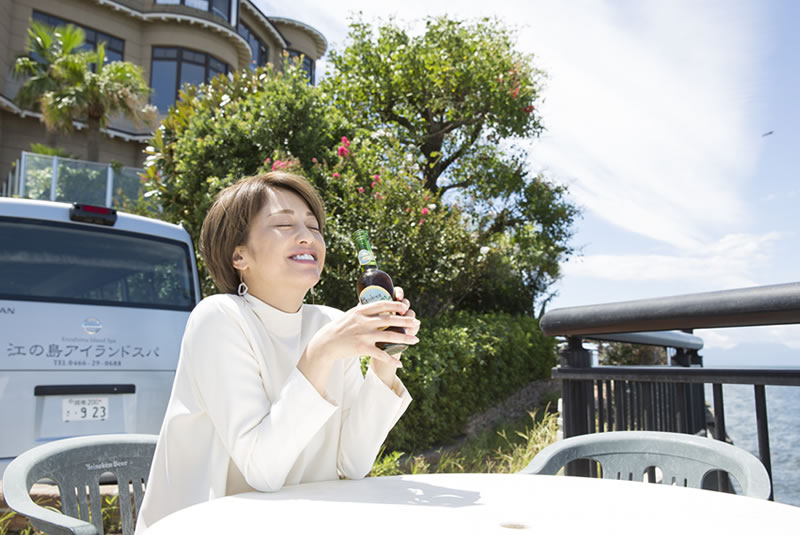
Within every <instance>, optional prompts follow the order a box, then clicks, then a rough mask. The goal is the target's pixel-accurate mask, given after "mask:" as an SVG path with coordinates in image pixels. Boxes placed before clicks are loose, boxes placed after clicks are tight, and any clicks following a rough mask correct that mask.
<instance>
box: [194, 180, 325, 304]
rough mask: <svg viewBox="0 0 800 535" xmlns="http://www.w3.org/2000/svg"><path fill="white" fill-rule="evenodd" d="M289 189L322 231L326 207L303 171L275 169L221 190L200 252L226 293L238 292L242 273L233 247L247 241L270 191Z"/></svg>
mask: <svg viewBox="0 0 800 535" xmlns="http://www.w3.org/2000/svg"><path fill="white" fill-rule="evenodd" d="M276 189H281V190H287V191H291V192H294V193H296V194H297V195H299V196H300V197H301V198H302V199H303V200H304V201H306V204H308V207H309V208H311V212H312V213H313V214H314V216H315V217H316V218H317V221H318V222H319V226H320V232H321V231H322V230H323V228H324V226H325V207H324V206H323V204H322V199H321V198H320V196H319V194H318V193H317V190H315V189H314V186H312V185H311V183H310V182H309V181H308V180H307V179H306V178H305V177H302V176H300V175H295V174H292V173H286V172H283V171H272V172H271V173H265V174H262V175H255V176H251V177H247V178H243V179H241V180H239V181H238V182H236V183H235V184H233V185H231V186H228V187H227V188H225V189H224V190H222V191H220V192H219V193H218V194H217V197H216V199H215V200H214V204H212V205H211V208H210V209H209V210H208V214H206V217H205V219H204V220H203V227H202V228H201V229H200V244H199V246H200V254H201V255H202V256H203V260H204V261H205V263H206V266H207V267H208V271H209V272H210V273H211V278H212V279H214V284H216V285H217V288H218V289H219V290H220V291H221V292H223V293H236V289H237V287H238V286H239V282H240V277H239V272H238V270H237V269H236V268H235V267H233V251H234V250H235V249H236V247H237V246H239V245H244V244H245V243H247V236H248V233H249V230H250V222H251V221H253V218H255V217H256V215H257V214H258V212H259V211H260V210H261V209H262V208H263V207H264V203H265V202H266V200H267V192H268V191H270V190H276Z"/></svg>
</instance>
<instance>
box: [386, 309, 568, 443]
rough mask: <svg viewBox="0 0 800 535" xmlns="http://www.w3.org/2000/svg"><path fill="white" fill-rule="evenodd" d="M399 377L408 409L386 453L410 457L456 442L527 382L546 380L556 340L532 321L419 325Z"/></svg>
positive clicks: (470, 319) (476, 317) (452, 319)
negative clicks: (471, 422) (408, 400)
mask: <svg viewBox="0 0 800 535" xmlns="http://www.w3.org/2000/svg"><path fill="white" fill-rule="evenodd" d="M422 321H423V323H422V327H421V329H420V332H419V334H418V336H419V339H420V342H419V344H417V345H416V346H414V347H411V348H409V349H408V350H406V352H405V353H404V354H403V368H402V370H400V372H399V375H400V378H401V380H402V381H403V383H404V384H405V385H406V388H407V389H408V391H409V392H410V393H411V396H412V397H413V398H414V401H413V402H412V403H411V406H410V407H409V408H408V410H407V411H406V413H405V414H404V415H403V417H402V418H401V419H400V421H399V422H398V423H397V425H396V426H395V428H394V429H393V430H392V432H391V433H390V434H389V437H388V438H387V441H386V449H387V451H393V450H398V451H404V452H415V451H420V450H425V449H429V448H432V447H436V446H439V445H442V444H446V443H448V442H450V441H452V440H454V439H456V438H458V437H459V435H461V434H462V433H463V431H464V428H465V427H466V424H467V422H468V420H469V418H470V417H471V416H473V415H475V414H477V413H479V412H481V411H483V410H485V409H487V408H489V407H491V406H493V405H494V404H496V403H498V402H500V401H502V400H503V399H505V398H506V397H507V396H509V395H510V394H511V393H513V392H514V391H516V390H518V389H520V388H522V387H523V386H525V385H526V384H528V383H529V382H530V381H533V380H537V379H548V378H550V370H551V368H552V367H553V366H554V365H555V363H556V350H555V340H554V339H553V338H551V337H546V336H544V335H543V334H542V332H541V330H540V329H539V322H538V321H537V320H536V319H535V318H533V317H530V316H512V315H510V314H505V313H485V314H478V313H474V312H465V311H461V312H456V313H454V314H448V315H444V316H440V317H437V318H424V319H423V320H422Z"/></svg>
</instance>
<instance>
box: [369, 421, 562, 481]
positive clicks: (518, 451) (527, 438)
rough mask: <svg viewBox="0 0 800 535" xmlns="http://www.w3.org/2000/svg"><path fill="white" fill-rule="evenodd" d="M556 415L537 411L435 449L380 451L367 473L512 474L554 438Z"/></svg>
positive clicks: (556, 426)
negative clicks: (452, 444)
mask: <svg viewBox="0 0 800 535" xmlns="http://www.w3.org/2000/svg"><path fill="white" fill-rule="evenodd" d="M557 417H558V415H557V414H555V413H552V412H550V411H549V410H548V409H547V408H546V409H545V410H536V411H533V412H530V413H528V415H526V416H524V417H523V418H520V419H517V420H512V421H506V422H503V423H501V424H499V425H497V426H495V427H494V428H492V429H488V430H486V431H483V432H481V433H478V434H477V435H476V436H475V437H474V438H472V439H468V440H464V441H463V442H461V443H459V444H457V445H454V446H450V447H447V448H441V449H439V450H436V451H434V452H427V453H419V454H410V455H407V454H404V453H402V452H396V451H394V452H389V453H387V452H381V455H379V456H378V459H377V460H376V461H375V464H374V465H373V467H372V471H371V472H370V474H369V475H370V476H389V475H400V474H430V473H466V472H470V473H477V472H484V473H515V472H518V471H520V470H522V469H523V468H525V466H527V465H528V463H529V462H530V461H531V460H532V459H533V457H534V455H536V454H537V453H539V451H541V450H542V449H543V448H544V447H545V446H547V445H549V444H551V443H552V442H554V441H555V439H556V431H557V429H558V425H557Z"/></svg>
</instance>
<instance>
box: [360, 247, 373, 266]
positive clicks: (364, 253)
mask: <svg viewBox="0 0 800 535" xmlns="http://www.w3.org/2000/svg"><path fill="white" fill-rule="evenodd" d="M358 263H359V264H361V265H362V266H367V265H375V254H374V253H372V251H368V250H366V249H361V250H360V251H359V252H358Z"/></svg>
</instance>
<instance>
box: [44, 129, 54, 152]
mask: <svg viewBox="0 0 800 535" xmlns="http://www.w3.org/2000/svg"><path fill="white" fill-rule="evenodd" d="M44 144H45V145H47V146H48V147H55V146H56V131H55V130H51V129H50V128H47V127H45V129H44Z"/></svg>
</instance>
